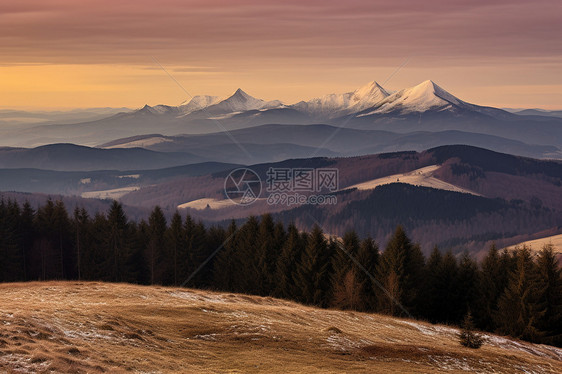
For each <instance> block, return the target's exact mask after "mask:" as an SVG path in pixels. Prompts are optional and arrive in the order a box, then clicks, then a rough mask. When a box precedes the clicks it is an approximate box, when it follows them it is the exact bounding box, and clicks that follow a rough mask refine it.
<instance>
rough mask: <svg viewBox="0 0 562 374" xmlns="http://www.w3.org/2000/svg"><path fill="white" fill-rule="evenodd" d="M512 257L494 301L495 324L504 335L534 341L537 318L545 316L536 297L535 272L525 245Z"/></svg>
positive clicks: (537, 335)
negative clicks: (513, 261)
mask: <svg viewBox="0 0 562 374" xmlns="http://www.w3.org/2000/svg"><path fill="white" fill-rule="evenodd" d="M515 259H516V264H515V269H514V271H512V272H511V274H510V278H509V283H508V285H507V287H506V289H505V292H504V293H503V295H502V296H501V297H500V299H499V302H498V313H497V315H496V323H497V325H498V326H499V330H500V332H502V333H504V334H507V335H511V336H513V337H515V338H521V339H525V340H530V341H535V340H537V339H538V338H539V337H540V331H539V329H538V324H539V321H540V320H541V319H542V317H543V316H544V315H545V310H544V308H545V306H542V305H540V300H539V297H538V295H540V290H539V289H538V282H537V275H538V273H537V269H536V265H535V264H534V263H533V260H532V258H531V252H530V250H529V248H528V247H526V246H524V247H522V248H519V249H517V250H516V252H515Z"/></svg>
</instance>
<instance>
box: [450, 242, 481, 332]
mask: <svg viewBox="0 0 562 374" xmlns="http://www.w3.org/2000/svg"><path fill="white" fill-rule="evenodd" d="M478 278H479V274H478V264H477V263H476V261H475V260H474V259H472V258H471V257H470V255H469V254H468V253H467V252H465V253H464V254H463V255H462V256H461V258H460V261H459V267H458V275H457V287H458V290H457V293H458V296H457V308H456V316H455V317H454V320H453V321H454V323H460V322H462V319H463V316H466V315H467V313H468V312H469V307H470V306H471V305H476V303H477V300H478ZM471 318H472V314H471Z"/></svg>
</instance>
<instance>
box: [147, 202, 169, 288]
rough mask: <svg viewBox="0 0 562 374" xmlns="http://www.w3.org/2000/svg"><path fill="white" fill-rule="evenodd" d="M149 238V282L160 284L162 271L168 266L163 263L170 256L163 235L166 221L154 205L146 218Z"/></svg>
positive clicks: (158, 208)
mask: <svg viewBox="0 0 562 374" xmlns="http://www.w3.org/2000/svg"><path fill="white" fill-rule="evenodd" d="M148 227H149V233H150V234H149V240H148V244H147V258H148V264H149V267H150V284H162V281H163V278H164V275H165V274H164V272H165V270H166V269H168V268H169V267H168V266H166V265H163V264H165V263H169V261H170V258H169V257H168V253H166V247H165V241H164V236H165V234H166V229H167V223H166V217H164V212H163V211H162V209H161V208H160V207H159V206H156V207H155V208H154V209H153V210H152V213H151V214H150V217H149V219H148Z"/></svg>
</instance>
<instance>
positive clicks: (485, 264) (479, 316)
mask: <svg viewBox="0 0 562 374" xmlns="http://www.w3.org/2000/svg"><path fill="white" fill-rule="evenodd" d="M505 264H506V260H505V259H504V260H503V266H502V259H501V258H500V254H499V251H498V248H497V247H496V244H495V243H494V244H492V245H491V246H490V248H489V250H488V254H487V255H486V257H485V258H484V260H483V261H482V264H481V272H480V277H479V281H478V284H479V287H478V289H479V291H480V293H479V296H478V297H479V302H478V306H479V307H478V308H477V309H475V317H476V321H477V324H478V325H479V326H480V327H481V328H483V329H486V330H492V331H493V330H495V327H496V326H495V323H494V315H495V314H496V313H497V308H498V300H499V297H500V295H501V294H502V293H503V291H504V289H505V287H506V286H507V279H508V278H507V277H506V276H505V274H504V273H503V272H505V271H506V269H504V266H505Z"/></svg>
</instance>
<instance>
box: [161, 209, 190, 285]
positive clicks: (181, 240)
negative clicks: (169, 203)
mask: <svg viewBox="0 0 562 374" xmlns="http://www.w3.org/2000/svg"><path fill="white" fill-rule="evenodd" d="M166 244H167V246H169V249H170V252H171V255H172V259H171V261H169V262H168V263H169V267H168V269H166V277H165V280H164V283H165V284H173V285H174V286H177V285H178V268H179V266H178V262H179V261H180V259H179V256H180V255H181V254H182V250H183V249H184V248H185V247H186V246H187V243H186V237H185V231H184V227H183V222H182V218H181V215H180V213H179V212H178V211H177V210H176V212H175V213H174V215H173V217H172V221H171V222H170V227H169V228H168V230H167V232H166ZM182 281H183V280H182Z"/></svg>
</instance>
